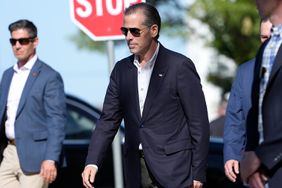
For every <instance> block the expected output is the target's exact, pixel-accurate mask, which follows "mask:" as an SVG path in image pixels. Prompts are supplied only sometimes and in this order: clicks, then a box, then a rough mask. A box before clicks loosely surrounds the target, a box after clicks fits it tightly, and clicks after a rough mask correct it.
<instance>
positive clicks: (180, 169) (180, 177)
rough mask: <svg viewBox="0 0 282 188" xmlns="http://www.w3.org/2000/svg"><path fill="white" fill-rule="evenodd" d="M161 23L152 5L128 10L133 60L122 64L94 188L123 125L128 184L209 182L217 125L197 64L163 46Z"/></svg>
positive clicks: (114, 77)
mask: <svg viewBox="0 0 282 188" xmlns="http://www.w3.org/2000/svg"><path fill="white" fill-rule="evenodd" d="M160 28H161V19H160V16H159V13H158V11H157V9H156V8H155V7H153V6H151V5H149V4H147V3H140V4H135V5H132V6H130V7H129V8H127V9H126V10H125V14H124V20H123V26H122V27H121V32H122V33H123V34H124V35H125V40H126V42H127V45H128V48H129V50H130V52H131V53H132V55H131V56H129V57H126V58H124V59H122V60H121V61H119V62H117V63H116V65H115V67H114V69H113V71H112V73H111V77H110V83H109V86H108V89H107V93H106V96H105V101H104V106H103V111H102V115H101V118H100V120H99V121H98V123H97V126H96V129H95V130H94V132H93V134H92V138H91V143H90V146H89V150H88V156H87V159H86V167H85V169H84V171H83V173H82V178H83V184H84V186H85V187H87V188H91V187H93V185H92V184H93V183H94V180H95V176H96V173H99V168H103V166H102V162H103V159H104V158H105V156H106V155H107V150H108V149H109V147H110V145H111V143H112V140H113V138H114V136H115V134H116V132H117V131H118V129H119V126H120V123H121V121H122V119H124V122H125V143H124V148H123V152H124V154H123V158H124V173H125V184H126V187H129V188H139V187H146V188H147V187H148V188H149V187H155V188H156V187H157V188H161V187H165V188H172V187H177V188H178V187H179V188H180V187H183V188H184V187H193V188H201V187H202V186H203V182H204V181H205V178H206V177H205V171H206V166H207V154H208V145H209V122H208V115H207V109H206V103H205V98H204V94H203V92H202V87H201V84H200V78H199V76H198V74H197V72H196V69H195V66H194V64H193V62H192V61H191V60H190V59H189V58H187V57H185V56H183V55H181V54H179V53H176V52H173V51H171V50H168V49H166V48H165V47H164V46H162V45H161V44H160V42H159V41H158V37H159V32H160Z"/></svg>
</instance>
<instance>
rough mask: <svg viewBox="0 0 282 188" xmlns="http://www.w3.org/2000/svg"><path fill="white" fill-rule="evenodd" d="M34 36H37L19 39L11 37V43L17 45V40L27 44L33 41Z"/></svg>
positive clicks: (21, 43)
mask: <svg viewBox="0 0 282 188" xmlns="http://www.w3.org/2000/svg"><path fill="white" fill-rule="evenodd" d="M34 38H35V37H32V38H19V39H13V38H10V43H11V45H12V46H14V45H16V43H17V42H19V43H20V45H27V44H29V43H30V42H33V41H34Z"/></svg>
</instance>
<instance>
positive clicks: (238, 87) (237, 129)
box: [223, 67, 246, 163]
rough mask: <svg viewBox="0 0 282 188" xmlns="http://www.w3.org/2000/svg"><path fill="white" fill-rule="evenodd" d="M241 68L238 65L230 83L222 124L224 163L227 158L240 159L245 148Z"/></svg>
mask: <svg viewBox="0 0 282 188" xmlns="http://www.w3.org/2000/svg"><path fill="white" fill-rule="evenodd" d="M242 68H243V67H239V69H238V71H237V75H236V77H235V80H234V82H233V84H232V89H231V93H230V96H229V100H228V106H227V110H226V117H225V125H224V135H223V143H224V163H225V162H226V161H227V160H231V159H233V160H237V161H240V160H241V158H242V152H243V150H244V148H245V140H246V139H245V137H246V136H245V132H246V130H245V122H246V120H245V117H244V115H243V104H242V103H243V101H242V98H243V96H242V93H243V91H242V75H241V74H242Z"/></svg>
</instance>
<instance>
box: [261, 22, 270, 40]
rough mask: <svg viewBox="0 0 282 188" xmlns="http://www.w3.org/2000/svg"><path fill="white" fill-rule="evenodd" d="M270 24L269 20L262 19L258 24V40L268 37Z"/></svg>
mask: <svg viewBox="0 0 282 188" xmlns="http://www.w3.org/2000/svg"><path fill="white" fill-rule="evenodd" d="M271 27H272V24H271V22H270V21H269V20H266V21H263V22H261V24H260V41H261V42H262V43H263V42H264V41H265V40H267V39H268V38H269V37H270V34H271Z"/></svg>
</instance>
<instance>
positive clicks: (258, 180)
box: [248, 172, 267, 188]
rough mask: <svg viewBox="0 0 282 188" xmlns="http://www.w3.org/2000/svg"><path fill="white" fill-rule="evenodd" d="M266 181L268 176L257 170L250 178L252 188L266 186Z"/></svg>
mask: <svg viewBox="0 0 282 188" xmlns="http://www.w3.org/2000/svg"><path fill="white" fill-rule="evenodd" d="M266 181H267V178H266V176H264V175H262V174H260V173H259V172H255V173H254V174H252V175H251V176H250V177H249V178H248V184H249V187H250V188H264V185H265V183H266Z"/></svg>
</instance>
